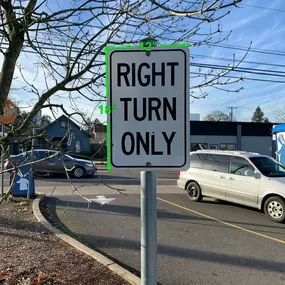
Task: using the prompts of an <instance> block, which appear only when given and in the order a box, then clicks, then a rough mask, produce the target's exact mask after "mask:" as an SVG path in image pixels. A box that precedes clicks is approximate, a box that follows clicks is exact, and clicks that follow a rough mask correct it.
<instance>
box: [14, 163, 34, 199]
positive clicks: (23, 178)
mask: <svg viewBox="0 0 285 285" xmlns="http://www.w3.org/2000/svg"><path fill="white" fill-rule="evenodd" d="M30 170H31V167H30V166H24V167H20V168H19V170H18V173H17V175H16V181H15V184H14V186H13V191H12V193H13V196H14V197H27V192H28V189H30V197H33V196H35V180H34V176H33V175H30ZM12 176H13V174H12ZM29 187H30V188H29Z"/></svg>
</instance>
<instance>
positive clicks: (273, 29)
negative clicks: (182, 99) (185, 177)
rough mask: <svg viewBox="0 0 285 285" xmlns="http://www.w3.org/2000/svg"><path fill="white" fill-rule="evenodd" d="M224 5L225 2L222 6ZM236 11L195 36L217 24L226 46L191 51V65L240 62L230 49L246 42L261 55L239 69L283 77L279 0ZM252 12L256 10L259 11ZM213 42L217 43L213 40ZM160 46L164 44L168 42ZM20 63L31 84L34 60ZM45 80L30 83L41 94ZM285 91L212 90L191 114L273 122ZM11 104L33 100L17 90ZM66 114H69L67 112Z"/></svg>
mask: <svg viewBox="0 0 285 285" xmlns="http://www.w3.org/2000/svg"><path fill="white" fill-rule="evenodd" d="M228 1H229V0H227V1H226V2H228ZM49 3H53V4H54V7H53V8H54V9H57V6H58V5H59V4H58V3H59V2H57V0H52V1H49ZM61 4H62V3H61ZM247 5H248V6H247ZM61 6H62V5H61ZM238 6H239V7H240V8H234V7H231V8H229V9H227V10H226V11H228V10H230V11H231V13H230V14H229V15H227V16H226V17H224V18H222V19H221V20H220V21H219V22H214V23H212V24H207V23H205V24H203V25H202V27H203V28H202V30H200V31H199V32H200V33H206V34H207V33H208V31H209V29H212V30H213V29H214V28H215V27H217V24H220V25H221V28H222V33H220V34H219V36H220V37H224V36H226V35H227V34H228V33H229V32H230V31H232V32H231V35H230V37H229V38H228V39H227V40H226V41H224V42H222V43H221V44H222V45H225V46H226V48H222V47H218V46H199V47H190V55H191V63H199V64H214V65H227V64H229V63H231V59H232V58H233V54H235V58H236V59H240V58H242V57H243V56H244V55H245V51H244V50H237V49H233V48H232V46H234V47H241V48H248V47H249V46H250V42H252V48H253V49H261V50H262V51H263V53H257V52H253V51H249V53H248V55H247V56H246V58H245V61H246V62H245V61H244V62H243V63H241V65H240V66H239V67H242V68H250V69H264V70H270V71H280V75H282V72H284V73H283V74H284V75H285V70H284V68H285V52H283V53H282V51H284V48H285V46H284V45H285V42H284V40H283V39H284V34H285V17H284V16H285V2H284V0H274V1H264V0H244V1H243V2H242V3H241V4H239V5H238ZM252 6H258V7H259V8H257V7H252ZM278 10H280V11H278ZM103 21H104V19H103ZM184 21H186V22H184V24H185V23H186V24H187V20H185V19H184ZM188 23H189V27H191V25H193V24H194V23H196V22H195V21H193V20H190V21H189V22H188ZM93 32H95V31H93ZM202 38H203V37H201V36H200V37H199V36H196V37H194V38H193V40H197V39H202ZM214 39H217V37H215V38H214ZM164 42H165V43H167V39H166V40H165V41H164ZM268 50H270V51H277V52H278V51H280V52H281V54H280V55H271V54H268ZM248 62H256V63H248ZM19 63H20V64H21V66H22V68H23V70H25V75H26V77H27V78H28V79H29V81H31V80H32V79H33V78H34V75H35V70H36V68H37V65H35V64H32V63H36V56H35V55H33V54H26V55H21V58H20V60H19ZM265 64H269V65H265ZM270 64H279V65H284V66H279V67H277V66H272V65H270ZM197 71H198V68H197V67H193V66H190V77H191V79H190V84H191V86H193V85H195V84H198V83H200V82H201V80H197V79H195V78H193V77H195V74H194V73H195V72H197ZM207 71H208V69H205V68H202V69H201V72H203V73H205V72H207ZM229 75H230V76H241V75H243V76H246V77H247V78H255V79H265V80H278V81H284V82H285V78H284V77H282V76H279V77H277V76H262V75H256V74H245V73H240V72H231V73H230V74H229ZM16 76H17V77H18V79H17V80H15V81H14V84H13V87H14V88H21V84H19V82H20V79H19V71H17V72H16ZM44 76H45V75H44V74H43V73H42V72H40V73H39V76H38V77H37V78H36V79H35V80H34V81H33V83H34V84H35V85H36V86H37V87H38V88H39V89H41V90H43V89H45V82H44V80H42V78H43V77H44ZM50 83H52V82H50ZM284 86H285V84H284V83H282V84H281V83H274V82H258V81H254V80H244V81H242V82H239V83H235V84H233V85H229V86H224V88H229V89H231V90H237V89H239V88H241V87H243V90H241V91H240V92H239V93H232V92H226V91H221V90H217V89H215V88H212V87H207V88H204V89H203V92H207V93H208V96H206V98H205V99H199V100H191V105H190V112H191V113H199V114H200V115H201V118H203V117H204V116H205V115H207V114H208V113H210V112H212V111H215V110H219V111H223V112H226V113H228V112H229V110H228V109H227V107H230V106H234V107H238V109H235V110H234V116H235V117H236V118H237V119H238V120H239V121H250V120H251V116H252V114H253V112H254V110H255V108H256V107H257V106H258V105H259V106H260V107H261V109H262V110H263V111H264V113H265V116H266V117H268V118H269V120H271V121H276V119H275V117H274V114H273V109H274V108H275V107H276V105H278V104H281V103H282V102H284V101H285V96H284V94H283V89H284ZM196 91H197V90H196ZM12 98H15V100H16V101H18V102H20V106H27V105H28V104H30V103H32V104H33V103H34V102H35V101H36V100H37V96H36V95H35V94H34V95H31V94H30V95H27V94H26V93H25V95H24V93H23V92H22V91H21V89H20V90H17V89H16V90H14V91H12ZM75 101H76V104H77V107H78V108H79V109H80V110H82V111H84V112H87V113H88V114H89V115H90V114H93V118H95V117H98V118H99V119H100V120H101V121H105V120H106V117H105V116H101V115H100V113H99V109H98V108H96V110H95V112H93V111H94V108H95V107H96V104H94V103H90V102H89V101H87V100H85V99H82V98H80V99H77V100H75ZM52 102H54V103H63V104H64V106H65V107H67V108H68V106H69V107H70V103H69V99H67V98H66V97H65V98H62V97H58V96H55V97H53V99H52ZM68 109H69V110H70V108H68ZM44 113H47V114H49V112H48V110H45V111H44ZM60 114H61V112H60V111H59V112H58V113H57V115H60Z"/></svg>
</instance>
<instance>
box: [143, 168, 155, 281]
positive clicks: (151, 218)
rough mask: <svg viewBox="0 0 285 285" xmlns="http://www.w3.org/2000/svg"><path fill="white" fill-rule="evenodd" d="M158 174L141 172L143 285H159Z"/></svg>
mask: <svg viewBox="0 0 285 285" xmlns="http://www.w3.org/2000/svg"><path fill="white" fill-rule="evenodd" d="M156 213H157V212H156V172H153V171H141V284H142V285H155V284H157V233H156V232H157V229H156V220H157V214H156Z"/></svg>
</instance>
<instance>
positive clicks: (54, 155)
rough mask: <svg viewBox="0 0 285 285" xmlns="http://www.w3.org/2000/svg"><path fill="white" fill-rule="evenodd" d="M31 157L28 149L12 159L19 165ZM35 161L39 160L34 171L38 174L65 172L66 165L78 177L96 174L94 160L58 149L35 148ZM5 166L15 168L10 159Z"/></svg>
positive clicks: (28, 160)
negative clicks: (80, 157) (74, 155)
mask: <svg viewBox="0 0 285 285" xmlns="http://www.w3.org/2000/svg"><path fill="white" fill-rule="evenodd" d="M50 156H51V157H50ZM30 157H31V151H27V152H24V153H21V154H18V155H11V156H10V159H11V160H12V161H13V163H15V164H16V165H19V164H24V163H28V162H30ZM33 161H38V162H35V163H34V172H35V173H37V174H65V173H66V172H65V167H66V169H67V171H68V172H69V173H70V174H71V175H73V176H74V177H76V178H80V177H83V176H85V175H94V173H95V172H96V166H95V163H94V162H91V161H89V160H85V159H78V158H74V157H72V156H70V155H67V154H63V155H62V154H60V153H58V152H57V151H55V150H50V149H36V150H34V159H33ZM64 165H65V167H64ZM4 167H5V169H12V168H13V166H12V164H11V162H10V161H9V159H7V160H6V162H5V165H4Z"/></svg>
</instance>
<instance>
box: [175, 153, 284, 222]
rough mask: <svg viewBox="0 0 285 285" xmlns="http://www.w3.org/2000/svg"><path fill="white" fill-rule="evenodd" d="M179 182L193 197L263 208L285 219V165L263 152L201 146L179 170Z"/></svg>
mask: <svg viewBox="0 0 285 285" xmlns="http://www.w3.org/2000/svg"><path fill="white" fill-rule="evenodd" d="M178 175H179V178H178V180H177V186H178V187H180V188H183V189H184V190H186V192H187V194H188V197H189V198H190V200H192V201H196V202H198V201H201V199H202V198H203V197H204V196H207V197H213V198H217V199H221V200H225V201H229V202H234V203H238V204H241V205H246V206H250V207H254V208H258V209H260V210H263V211H264V212H265V214H266V215H267V216H268V217H269V218H270V219H271V220H273V221H275V222H280V223H281V222H284V221H285V212H284V211H285V166H284V165H283V164H280V163H279V162H277V161H276V160H275V159H273V158H271V157H269V156H266V155H260V154H259V153H251V152H242V151H219V150H198V151H195V152H191V153H190V168H189V169H188V170H187V171H181V172H179V174H178Z"/></svg>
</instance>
